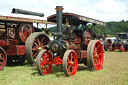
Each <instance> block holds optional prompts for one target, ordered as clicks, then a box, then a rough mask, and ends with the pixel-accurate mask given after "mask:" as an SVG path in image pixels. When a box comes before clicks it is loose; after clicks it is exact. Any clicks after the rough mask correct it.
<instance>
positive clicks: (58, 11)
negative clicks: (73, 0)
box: [56, 6, 63, 39]
mask: <svg viewBox="0 0 128 85" xmlns="http://www.w3.org/2000/svg"><path fill="white" fill-rule="evenodd" d="M62 10H63V7H62V6H56V14H57V15H56V16H57V32H58V39H62Z"/></svg>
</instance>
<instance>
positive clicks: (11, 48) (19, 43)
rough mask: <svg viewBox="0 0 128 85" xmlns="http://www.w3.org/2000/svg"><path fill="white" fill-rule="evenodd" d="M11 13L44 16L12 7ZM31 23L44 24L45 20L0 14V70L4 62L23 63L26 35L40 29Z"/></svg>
mask: <svg viewBox="0 0 128 85" xmlns="http://www.w3.org/2000/svg"><path fill="white" fill-rule="evenodd" d="M12 12H13V13H24V14H25V13H27V14H32V15H37V16H39V15H40V16H44V15H43V14H40V13H34V12H29V11H25V10H20V9H13V10H12ZM33 23H43V24H46V23H47V21H45V20H36V19H28V18H19V17H10V16H0V70H1V69H3V67H4V66H5V64H6V61H7V63H8V64H23V63H24V61H25V56H24V55H25V46H24V44H25V42H26V39H27V37H28V36H29V35H30V34H31V33H33V32H37V31H41V30H40V29H38V28H36V27H34V26H33Z"/></svg>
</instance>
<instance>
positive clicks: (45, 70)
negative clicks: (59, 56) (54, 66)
mask: <svg viewBox="0 0 128 85" xmlns="http://www.w3.org/2000/svg"><path fill="white" fill-rule="evenodd" d="M46 72H47V68H46V65H45V66H44V74H45V73H46Z"/></svg>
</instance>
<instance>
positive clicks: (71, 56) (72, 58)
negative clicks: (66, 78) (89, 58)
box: [67, 51, 78, 76]
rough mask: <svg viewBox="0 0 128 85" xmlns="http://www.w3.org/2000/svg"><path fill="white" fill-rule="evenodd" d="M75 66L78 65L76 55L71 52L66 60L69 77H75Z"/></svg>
mask: <svg viewBox="0 0 128 85" xmlns="http://www.w3.org/2000/svg"><path fill="white" fill-rule="evenodd" d="M72 63H73V64H72ZM77 65H78V62H77V56H76V53H75V52H74V51H71V52H70V54H69V55H68V58H67V70H68V74H69V75H70V76H73V75H75V73H76V71H77Z"/></svg>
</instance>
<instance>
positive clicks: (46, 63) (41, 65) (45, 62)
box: [37, 50, 52, 75]
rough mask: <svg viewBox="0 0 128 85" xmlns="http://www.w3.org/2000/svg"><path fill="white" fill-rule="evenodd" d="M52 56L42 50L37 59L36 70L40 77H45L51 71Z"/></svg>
mask: <svg viewBox="0 0 128 85" xmlns="http://www.w3.org/2000/svg"><path fill="white" fill-rule="evenodd" d="M51 61H52V55H51V53H50V52H48V51H45V50H42V51H40V53H39V54H38V57H37V69H38V72H39V73H40V74H41V75H47V74H49V73H50V72H51V69H52V64H51Z"/></svg>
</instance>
